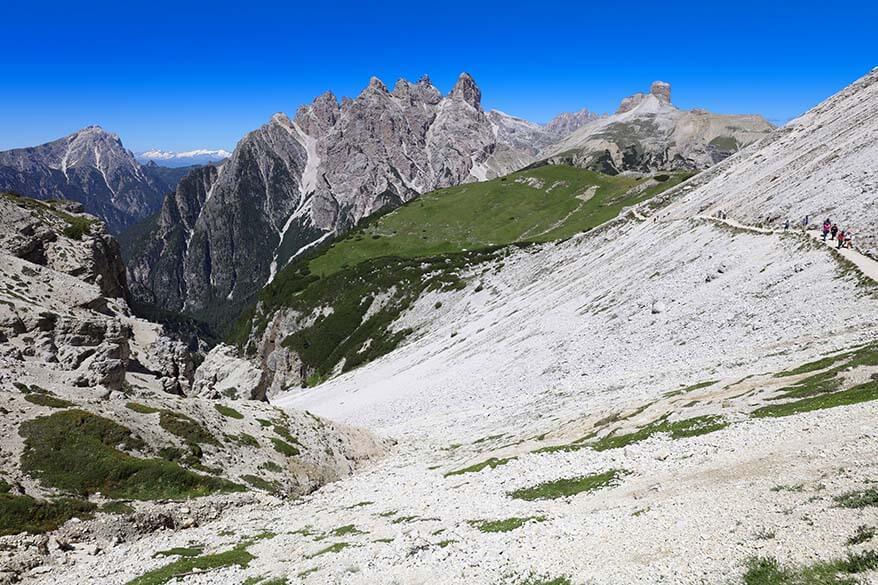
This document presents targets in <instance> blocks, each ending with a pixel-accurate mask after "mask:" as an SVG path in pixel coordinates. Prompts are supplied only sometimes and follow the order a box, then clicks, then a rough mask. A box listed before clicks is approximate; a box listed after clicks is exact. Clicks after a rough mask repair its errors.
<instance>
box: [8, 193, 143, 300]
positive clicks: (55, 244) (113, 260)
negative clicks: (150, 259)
mask: <svg viewBox="0 0 878 585" xmlns="http://www.w3.org/2000/svg"><path fill="white" fill-rule="evenodd" d="M82 211H83V210H82V206H81V205H79V204H77V203H72V202H68V201H52V202H48V203H42V202H38V201H34V200H32V199H28V198H25V197H18V196H15V195H10V194H2V193H0V249H2V250H4V251H6V252H7V253H9V254H11V255H13V256H16V257H18V258H21V259H22V260H26V261H28V262H31V263H33V264H37V265H40V266H45V267H47V268H51V269H52V270H57V271H58V272H63V273H65V274H69V275H71V276H75V277H77V278H79V279H80V280H83V281H84V282H87V283H91V284H95V285H97V286H98V287H99V288H100V291H101V292H102V293H103V294H104V295H105V296H107V297H112V298H126V297H127V295H128V288H127V284H126V276H125V265H124V264H123V262H122V256H121V252H120V250H119V244H118V243H117V242H116V240H115V239H113V237H112V236H110V235H109V234H108V233H107V231H106V228H105V227H104V224H103V223H101V222H100V221H98V220H97V219H96V218H94V217H91V216H89V215H85V214H83V213H82Z"/></svg>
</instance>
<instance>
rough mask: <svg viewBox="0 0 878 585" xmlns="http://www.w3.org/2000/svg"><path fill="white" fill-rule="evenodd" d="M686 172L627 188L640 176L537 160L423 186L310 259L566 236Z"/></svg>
mask: <svg viewBox="0 0 878 585" xmlns="http://www.w3.org/2000/svg"><path fill="white" fill-rule="evenodd" d="M688 176H689V175H684V174H675V175H670V176H669V175H664V176H663V177H660V178H664V177H668V178H667V180H665V181H663V182H660V183H658V184H655V185H653V186H651V187H649V188H647V189H645V190H643V191H642V192H639V193H638V192H636V191H637V190H634V191H632V192H631V193H629V191H630V190H633V189H634V188H635V187H637V186H638V184H639V183H642V182H644V181H648V180H649V179H646V178H641V179H638V178H634V177H622V176H615V177H611V176H608V175H602V174H600V173H595V172H592V171H587V170H584V169H578V168H574V167H566V166H543V167H539V168H535V169H530V170H525V171H519V172H517V173H513V174H511V175H508V176H506V177H502V178H499V179H494V180H492V181H486V182H483V183H469V184H466V185H460V186H457V187H451V188H448V189H441V190H438V191H433V192H431V193H427V194H425V195H423V196H421V197H419V198H418V199H415V200H414V201H411V202H410V203H408V204H406V205H404V206H402V207H400V208H399V209H397V210H395V211H393V212H391V213H389V214H387V215H384V216H382V217H381V218H379V219H378V220H376V221H371V222H368V224H367V225H365V226H363V227H361V228H358V229H355V230H353V231H352V232H351V233H349V234H348V235H347V236H346V237H345V238H344V239H342V240H339V241H337V242H336V243H335V244H333V245H332V247H330V248H329V249H328V250H326V252H324V253H323V254H321V255H320V256H318V257H316V258H314V259H312V260H311V261H310V265H309V268H310V270H311V272H312V273H314V274H319V275H321V276H326V275H328V274H332V273H334V272H337V271H338V270H340V269H342V268H345V267H348V266H353V265H355V264H359V263H360V262H363V261H365V260H369V259H372V258H379V257H386V256H398V257H404V258H413V257H420V256H438V255H441V254H447V253H453V252H461V251H464V250H476V249H483V248H487V247H493V246H497V245H503V244H510V243H513V242H547V241H551V240H558V239H564V238H568V237H570V236H572V235H574V234H576V233H579V232H582V231H585V230H588V229H591V228H593V227H595V226H597V225H599V224H601V223H603V222H605V221H607V220H610V219H612V218H614V217H616V215H618V213H619V212H620V211H621V210H622V208H623V207H626V206H629V205H633V204H635V203H638V202H640V201H643V200H645V199H648V198H649V197H652V196H653V195H656V194H657V193H660V192H661V191H664V190H665V189H668V188H670V187H672V186H674V185H677V184H679V183H680V182H681V181H682V180H683V179H684V178H687V177H688Z"/></svg>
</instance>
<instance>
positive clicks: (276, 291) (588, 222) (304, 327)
mask: <svg viewBox="0 0 878 585" xmlns="http://www.w3.org/2000/svg"><path fill="white" fill-rule="evenodd" d="M687 177H688V175H686V174H674V175H668V174H664V175H656V176H654V177H610V176H607V175H601V174H599V173H595V172H592V171H586V170H583V169H576V168H572V167H561V166H541V167H538V168H534V169H529V170H526V171H520V172H517V173H512V174H510V175H508V176H505V177H502V178H500V179H494V180H492V181H487V182H482V183H474V184H468V185H462V186H458V187H451V188H448V189H442V190H439V191H435V192H432V193H429V194H426V195H424V196H422V197H420V198H418V199H416V200H414V201H412V202H409V203H408V204H406V205H404V206H403V207H401V208H399V209H397V210H395V211H392V212H390V213H388V214H386V215H383V216H380V217H378V218H374V219H373V220H372V221H370V222H368V223H366V224H365V225H363V226H360V227H358V228H356V229H354V230H353V231H352V232H350V233H349V234H348V235H347V236H346V237H344V238H342V239H340V240H337V241H335V242H333V243H332V244H330V245H329V246H327V247H325V248H324V249H322V250H319V251H316V252H315V253H313V254H312V255H311V256H309V257H305V258H303V259H302V260H300V261H299V262H297V263H295V264H292V265H291V266H289V267H287V268H286V269H284V270H282V271H281V272H280V273H279V274H278V275H277V277H276V278H275V280H274V281H273V282H272V283H271V284H269V285H268V286H267V287H266V288H265V289H264V290H263V291H262V292H261V293H260V296H259V302H258V303H257V305H256V307H255V308H254V310H253V311H252V312H251V313H248V314H246V315H245V318H244V319H243V320H242V321H241V322H240V323H239V326H238V332H237V337H236V339H237V342H238V344H239V346H240V347H241V348H242V349H243V350H244V351H245V353H246V354H247V355H249V356H252V358H253V359H254V360H255V362H256V363H258V364H260V365H261V366H262V367H263V368H264V370H265V371H267V372H269V374H268V376H267V377H264V378H262V379H261V380H260V384H261V386H260V388H259V389H258V390H257V391H256V393H257V394H259V395H263V394H268V395H273V394H275V393H276V392H277V391H279V390H280V389H283V388H286V387H289V386H292V385H300V384H302V383H306V384H307V383H309V382H310V383H314V382H316V381H319V380H324V379H326V378H328V377H330V376H332V375H335V374H338V373H340V372H343V371H348V370H350V369H353V368H355V367H357V366H359V365H362V364H364V363H367V362H369V361H371V360H373V359H375V358H377V357H379V356H381V355H383V354H384V353H387V352H388V351H390V350H392V349H393V348H394V347H396V345H398V344H399V342H401V341H402V340H403V339H405V338H406V337H407V336H408V335H410V334H411V333H412V332H413V331H410V330H408V329H399V330H397V328H396V325H395V322H396V321H397V320H398V319H399V318H400V316H401V315H402V314H403V313H404V312H405V311H406V310H407V309H408V308H409V307H410V306H411V305H412V303H414V302H416V301H417V300H418V299H419V298H421V297H422V296H424V295H427V294H428V293H430V292H433V291H442V290H453V289H455V288H460V287H463V286H465V283H464V281H463V280H462V279H461V277H460V274H461V273H462V272H466V271H470V270H474V269H475V267H478V266H479V265H482V264H490V263H491V262H492V261H494V260H496V259H498V258H501V257H503V256H504V255H506V254H508V251H507V250H505V249H504V248H505V247H506V246H509V245H510V244H514V245H515V246H517V247H528V246H531V245H534V244H537V243H541V242H549V241H559V240H563V239H567V238H570V237H571V236H573V235H575V234H578V233H581V232H583V231H586V230H589V229H591V228H593V227H595V226H597V225H600V224H602V223H605V222H607V221H609V220H611V219H613V218H614V217H616V216H617V215H618V214H619V213H620V212H621V211H622V210H623V209H624V208H626V207H630V206H633V205H635V204H637V203H639V202H643V201H645V200H647V199H649V198H650V197H652V196H655V195H656V194H658V193H661V192H663V191H665V190H667V189H669V188H671V187H673V186H675V185H677V184H679V183H680V181H682V180H683V179H685V178H687ZM219 351H221V350H219ZM267 364H273V365H272V366H271V367H267V366H266V365H267Z"/></svg>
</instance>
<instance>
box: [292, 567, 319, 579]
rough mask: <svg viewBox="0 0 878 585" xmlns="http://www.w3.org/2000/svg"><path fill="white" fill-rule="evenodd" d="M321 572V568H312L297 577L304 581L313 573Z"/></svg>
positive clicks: (301, 572)
mask: <svg viewBox="0 0 878 585" xmlns="http://www.w3.org/2000/svg"><path fill="white" fill-rule="evenodd" d="M319 570H320V567H311V568H310V569H305V570H304V571H300V572H299V573H298V574H297V575H296V577H298V578H299V579H304V578H305V577H307V576H308V575H310V574H311V573H316V572H317V571H319Z"/></svg>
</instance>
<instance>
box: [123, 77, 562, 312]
mask: <svg viewBox="0 0 878 585" xmlns="http://www.w3.org/2000/svg"><path fill="white" fill-rule="evenodd" d="M481 99H482V95H481V91H480V90H479V88H478V86H477V85H476V83H475V81H474V80H473V78H472V77H471V76H470V75H469V74H466V73H463V74H461V76H460V77H459V78H458V80H457V82H456V83H455V85H454V87H453V88H452V90H451V91H450V92H449V93H448V94H445V95H442V94H441V93H440V91H439V90H438V89H437V88H436V87H435V86H434V85H433V84H432V82H431V81H430V79H429V78H427V77H424V78H423V79H421V80H420V81H418V82H417V83H411V82H409V81H406V80H405V79H400V80H399V81H398V82H397V83H396V84H395V85H394V87H393V88H388V87H387V86H385V84H384V83H383V82H382V81H381V80H379V79H378V78H375V77H373V78H372V79H371V80H370V81H369V84H368V86H367V87H365V88H364V89H363V91H362V92H361V93H360V94H359V95H358V96H357V97H356V98H354V99H348V98H345V99H342V100H341V101H339V100H338V99H337V98H336V97H335V96H334V95H333V94H332V93H329V92H327V93H324V94H323V95H321V96H319V97H317V98H316V99H315V100H314V101H313V102H312V103H311V104H308V105H306V106H302V107H301V108H300V109H299V110H298V111H297V112H296V115H295V116H293V117H292V118H290V117H287V116H286V115H285V114H282V113H278V114H275V115H274V116H272V118H271V120H270V121H269V122H268V123H266V124H265V125H264V126H262V127H260V128H258V129H256V130H254V131H253V132H251V133H249V134H248V135H247V136H245V137H244V138H243V139H242V140H241V141H240V142H239V143H238V145H237V147H236V148H235V151H234V152H233V153H232V154H231V156H230V157H229V158H227V159H226V160H225V161H224V162H223V163H222V164H220V165H218V166H217V167H209V168H204V169H200V170H196V171H195V172H193V173H192V174H191V175H190V176H189V177H187V179H186V180H184V181H182V182H181V183H180V186H179V187H178V188H177V190H176V192H175V193H173V194H172V195H170V196H168V197H167V198H166V199H165V201H164V204H163V206H162V210H161V213H160V215H159V216H158V217H157V218H156V219H154V220H153V221H152V222H151V225H148V226H145V227H144V228H143V229H141V230H140V231H141V232H145V237H142V238H132V239H131V240H130V244H131V246H130V247H129V249H128V250H127V256H128V257H129V258H130V259H131V261H130V263H129V277H130V280H131V282H132V291H133V293H134V295H135V297H136V298H137V299H138V301H140V302H143V303H149V304H153V305H156V306H158V307H160V308H162V309H165V310H172V311H184V312H186V313H189V314H191V315H193V316H195V317H198V318H200V319H202V320H204V321H207V322H209V323H211V324H213V325H215V326H220V327H221V328H222V327H225V326H227V325H228V324H229V319H230V317H231V316H233V315H235V314H236V313H237V312H239V311H240V309H241V308H243V307H244V306H246V305H248V304H249V303H251V302H252V300H253V298H254V297H255V295H256V294H257V293H258V292H259V290H260V289H261V288H262V287H263V286H264V285H265V284H266V283H267V282H270V281H271V280H272V279H273V278H274V277H275V275H276V274H277V272H278V271H279V270H280V269H282V268H283V267H284V266H285V265H286V264H287V263H288V262H289V261H290V260H291V259H292V258H294V257H297V256H298V255H301V254H304V253H307V252H308V251H309V250H311V249H312V248H314V247H315V246H318V245H319V244H321V243H322V242H325V241H327V240H329V239H331V238H334V237H337V236H340V235H343V234H344V233H345V232H347V231H348V230H349V229H351V228H352V227H353V226H355V225H356V224H357V223H359V222H360V221H362V220H364V219H366V218H368V217H369V216H371V215H372V214H374V213H380V212H383V211H387V210H389V209H393V208H395V207H398V206H399V205H401V204H403V203H405V202H407V201H410V200H412V199H413V198H415V197H417V196H418V195H420V194H422V193H426V192H429V191H432V190H435V189H438V188H442V187H448V186H452V185H458V184H462V183H471V182H475V181H483V180H486V179H491V178H494V177H498V176H500V175H504V174H507V173H509V172H511V171H515V170H518V169H521V168H523V167H525V166H527V165H528V164H530V163H532V162H534V160H535V159H534V155H535V154H536V153H537V151H538V150H540V149H541V148H542V147H543V146H546V145H548V144H550V143H552V142H555V141H556V140H558V139H559V138H560V137H561V136H562V133H563V132H566V128H568V127H569V126H563V127H559V128H557V129H549V128H547V127H544V126H540V125H537V124H532V123H530V122H527V121H525V120H521V119H519V118H514V117H511V116H508V115H506V114H502V113H499V112H485V111H484V110H483V108H482V105H481Z"/></svg>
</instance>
